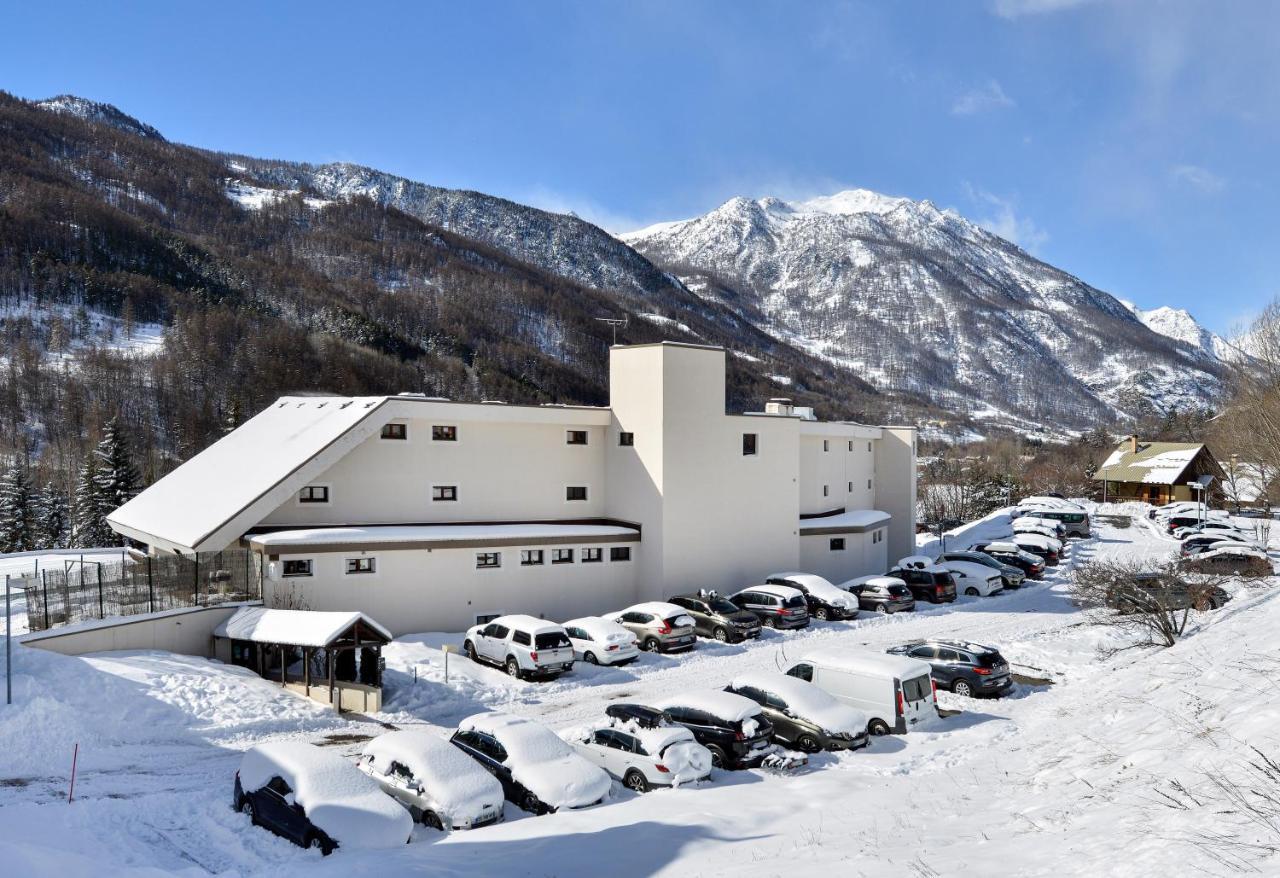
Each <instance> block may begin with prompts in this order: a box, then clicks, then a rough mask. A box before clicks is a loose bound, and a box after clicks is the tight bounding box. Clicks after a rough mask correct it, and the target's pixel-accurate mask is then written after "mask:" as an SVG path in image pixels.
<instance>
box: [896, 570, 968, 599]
mask: <svg viewBox="0 0 1280 878" xmlns="http://www.w3.org/2000/svg"><path fill="white" fill-rule="evenodd" d="M888 575H889V576H892V577H893V578H895V579H901V580H902V581H903V582H904V583H906V586H907V588H909V589H911V596H912V597H913V598H915V599H916V600H918V601H928V602H929V603H931V604H944V603H951V602H953V601H954V600H955V599H956V581H955V579H954V578H953V577H952V576H951V574H950V573H949V572H948V571H946V570H943V569H942V568H940V567H916V566H913V565H908V566H907V567H895V568H893V569H892V570H890V571H889V573H888Z"/></svg>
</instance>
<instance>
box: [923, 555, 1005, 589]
mask: <svg viewBox="0 0 1280 878" xmlns="http://www.w3.org/2000/svg"><path fill="white" fill-rule="evenodd" d="M947 561H969V562H972V563H974V564H981V565H982V566H983V567H990V568H991V569H992V570H995V571H996V572H997V573H999V574H1000V579H1001V580H1002V581H1003V582H1004V587H1005V588H1021V587H1022V583H1024V582H1025V581H1026V579H1027V574H1026V573H1024V572H1023V571H1022V569H1021V568H1019V567H1015V566H1014V565H1012V564H1006V563H1005V562H1003V561H997V560H996V559H995V558H993V557H991V556H990V555H988V554H987V553H986V552H976V551H974V550H972V549H969V550H964V549H960V550H957V551H948V552H943V553H942V554H940V555H939V556H938V563H939V564H943V563H946V562H947Z"/></svg>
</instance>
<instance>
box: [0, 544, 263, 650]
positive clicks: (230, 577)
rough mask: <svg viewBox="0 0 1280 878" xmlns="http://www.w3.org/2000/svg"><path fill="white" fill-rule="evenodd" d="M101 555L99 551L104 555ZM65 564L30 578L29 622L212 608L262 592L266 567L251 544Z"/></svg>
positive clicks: (37, 627) (35, 626) (26, 585)
mask: <svg viewBox="0 0 1280 878" xmlns="http://www.w3.org/2000/svg"><path fill="white" fill-rule="evenodd" d="M100 557H101V556H98V558H100ZM59 560H60V561H61V562H62V566H61V567H51V568H47V569H44V570H41V571H40V573H39V575H38V576H31V577H27V578H26V579H25V580H24V581H23V590H24V591H25V592H26V595H27V625H28V627H29V628H30V629H31V630H32V631H43V630H46V629H48V628H56V627H57V626H59V625H69V624H71V623H73V622H82V621H84V620H86V619H105V618H107V617H108V616H135V615H137V614H139V613H150V612H154V611H156V610H169V609H174V608H177V607H207V606H213V605H215V604H221V603H227V602H229V601H247V600H257V599H259V598H261V597H262V580H261V571H260V570H259V568H258V564H257V561H256V559H255V557H254V554H253V553H252V552H250V551H249V550H247V549H227V550H226V551H223V552H209V553H204V554H200V555H197V556H195V557H194V558H192V557H189V556H184V555H155V556H150V555H149V556H147V557H145V558H140V559H135V558H132V557H129V556H127V555H125V556H123V557H121V559H120V560H119V561H102V560H99V559H92V560H91V559H86V558H78V557H76V556H74V555H69V556H63V557H62V558H60V559H59Z"/></svg>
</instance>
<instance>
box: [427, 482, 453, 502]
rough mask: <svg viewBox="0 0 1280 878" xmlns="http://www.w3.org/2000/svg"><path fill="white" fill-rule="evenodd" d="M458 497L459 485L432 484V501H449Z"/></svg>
mask: <svg viewBox="0 0 1280 878" xmlns="http://www.w3.org/2000/svg"><path fill="white" fill-rule="evenodd" d="M457 499H458V486H457V485H432V486H431V500H432V502H447V501H452V500H457Z"/></svg>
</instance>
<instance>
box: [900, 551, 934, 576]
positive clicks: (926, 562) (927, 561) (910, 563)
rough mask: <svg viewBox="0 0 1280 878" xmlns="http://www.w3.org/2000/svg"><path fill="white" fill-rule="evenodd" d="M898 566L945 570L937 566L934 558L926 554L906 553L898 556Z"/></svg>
mask: <svg viewBox="0 0 1280 878" xmlns="http://www.w3.org/2000/svg"><path fill="white" fill-rule="evenodd" d="M898 566H899V567H915V568H917V569H920V570H930V571H934V572H938V573H945V572H946V571H945V570H943V569H942V568H941V567H939V566H938V562H937V560H936V559H934V558H930V557H929V556H928V555H908V556H906V557H905V558H899V559H898Z"/></svg>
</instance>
